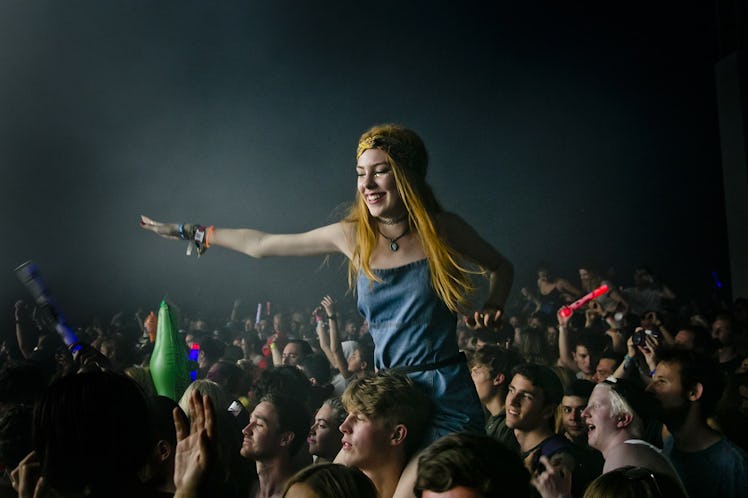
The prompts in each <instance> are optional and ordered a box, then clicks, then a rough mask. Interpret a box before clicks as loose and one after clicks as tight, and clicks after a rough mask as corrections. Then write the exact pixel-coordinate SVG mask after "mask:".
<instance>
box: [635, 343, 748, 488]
mask: <svg viewBox="0 0 748 498" xmlns="http://www.w3.org/2000/svg"><path fill="white" fill-rule="evenodd" d="M723 386H724V383H723V380H722V374H721V372H720V370H719V366H718V365H717V363H716V362H715V361H713V360H710V359H709V358H707V357H705V356H702V355H699V354H697V353H694V352H692V351H684V350H679V349H675V350H664V351H662V352H661V353H660V357H659V362H658V363H657V368H656V369H655V374H654V376H653V378H652V383H651V384H650V385H649V386H648V388H647V389H648V390H649V391H651V392H652V393H654V395H655V397H656V398H657V399H658V401H659V402H660V408H661V413H660V415H661V418H662V421H663V422H664V423H665V425H666V426H667V428H668V431H670V434H672V438H669V439H667V440H666V441H665V449H664V451H665V454H667V455H668V456H669V457H670V460H671V461H672V462H673V465H674V466H675V469H676V470H677V471H678V473H679V474H680V476H681V477H682V478H683V483H684V484H685V487H686V490H687V491H688V495H689V496H691V497H692V498H697V497H700V496H731V497H732V496H742V497H745V496H748V456H747V455H746V453H745V451H743V450H742V449H741V448H739V447H738V446H736V445H735V444H733V443H732V442H731V441H729V440H728V439H727V438H725V436H724V435H723V434H720V433H719V432H717V431H715V430H714V429H712V428H711V427H709V425H708V423H707V418H708V417H709V416H710V415H712V413H713V412H714V409H715V407H716V405H717V402H718V401H719V399H720V397H721V396H722V392H723Z"/></svg>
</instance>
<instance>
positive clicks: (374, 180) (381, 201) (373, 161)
mask: <svg viewBox="0 0 748 498" xmlns="http://www.w3.org/2000/svg"><path fill="white" fill-rule="evenodd" d="M356 175H357V176H358V184H357V185H358V192H359V194H360V195H361V198H362V199H363V200H364V203H365V204H366V207H367V208H368V209H369V213H370V214H371V215H372V216H374V217H378V218H397V217H399V216H402V215H403V214H404V213H405V206H404V205H403V201H402V198H401V197H400V193H399V192H398V191H397V185H396V183H395V173H394V172H393V171H392V167H391V166H390V165H389V163H388V162H387V154H386V153H385V152H384V151H382V150H381V149H368V150H366V151H364V153H363V154H361V156H360V157H359V158H358V162H357V164H356Z"/></svg>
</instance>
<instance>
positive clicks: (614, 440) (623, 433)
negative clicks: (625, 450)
mask: <svg viewBox="0 0 748 498" xmlns="http://www.w3.org/2000/svg"><path fill="white" fill-rule="evenodd" d="M629 439H636V438H635V437H633V435H632V434H631V432H629V431H628V430H626V429H623V430H618V431H616V433H615V434H613V435H612V436H611V438H610V439H608V441H607V443H606V444H605V447H604V448H595V449H596V450H598V451H600V453H602V454H603V459H604V460H607V459H608V453H609V452H610V450H611V449H612V448H615V447H616V446H618V445H619V444H624V441H628V440H629Z"/></svg>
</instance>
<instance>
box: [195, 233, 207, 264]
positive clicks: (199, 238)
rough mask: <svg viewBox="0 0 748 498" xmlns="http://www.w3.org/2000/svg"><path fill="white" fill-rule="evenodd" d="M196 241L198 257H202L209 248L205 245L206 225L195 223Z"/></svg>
mask: <svg viewBox="0 0 748 498" xmlns="http://www.w3.org/2000/svg"><path fill="white" fill-rule="evenodd" d="M194 241H195V248H197V257H200V256H202V255H203V253H204V252H205V250H206V249H207V247H206V245H205V227H204V226H202V225H195V235H194Z"/></svg>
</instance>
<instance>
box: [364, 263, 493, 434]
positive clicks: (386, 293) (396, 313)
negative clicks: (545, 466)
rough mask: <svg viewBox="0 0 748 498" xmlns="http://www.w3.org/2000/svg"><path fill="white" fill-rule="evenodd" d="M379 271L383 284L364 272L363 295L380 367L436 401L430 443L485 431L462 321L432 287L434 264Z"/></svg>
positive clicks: (378, 367)
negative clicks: (463, 349)
mask: <svg viewBox="0 0 748 498" xmlns="http://www.w3.org/2000/svg"><path fill="white" fill-rule="evenodd" d="M373 272H374V274H375V275H376V276H377V277H379V278H380V279H381V280H382V281H381V282H372V281H370V280H369V279H368V278H367V277H366V275H364V274H363V272H359V275H358V281H357V291H358V310H359V312H361V314H362V315H363V316H364V318H365V319H366V320H367V321H368V322H369V332H370V333H371V336H372V338H373V339H374V366H375V367H376V368H377V369H378V370H384V369H402V370H404V371H405V372H406V373H407V375H408V376H409V377H410V378H411V379H412V380H413V381H414V382H415V383H416V384H417V385H419V386H421V387H422V388H423V389H424V390H425V391H426V392H427V394H428V395H429V396H430V398H431V399H432V401H433V403H434V416H433V418H432V423H431V428H430V430H429V431H427V434H426V436H425V438H426V441H425V443H426V444H428V443H429V442H431V441H435V440H436V439H438V438H440V437H442V436H445V435H447V434H451V433H453V432H459V431H471V432H478V433H480V432H483V430H484V415H483V408H482V407H481V404H480V401H479V399H478V394H477V393H476V391H475V385H474V384H473V381H472V379H471V377H470V371H469V370H468V368H467V364H466V363H465V361H464V357H463V356H462V355H461V353H460V352H459V350H458V348H457V337H456V327H457V319H456V317H455V314H454V313H452V312H451V311H450V310H449V308H447V306H446V305H445V304H444V303H443V302H442V300H441V299H439V296H438V295H437V294H436V293H435V292H434V290H433V289H432V287H431V279H430V271H429V265H428V260H426V259H422V260H420V261H416V262H414V263H410V264H408V265H405V266H400V267H397V268H388V269H374V270H373ZM442 365H445V366H442ZM434 367H435V368H434Z"/></svg>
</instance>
